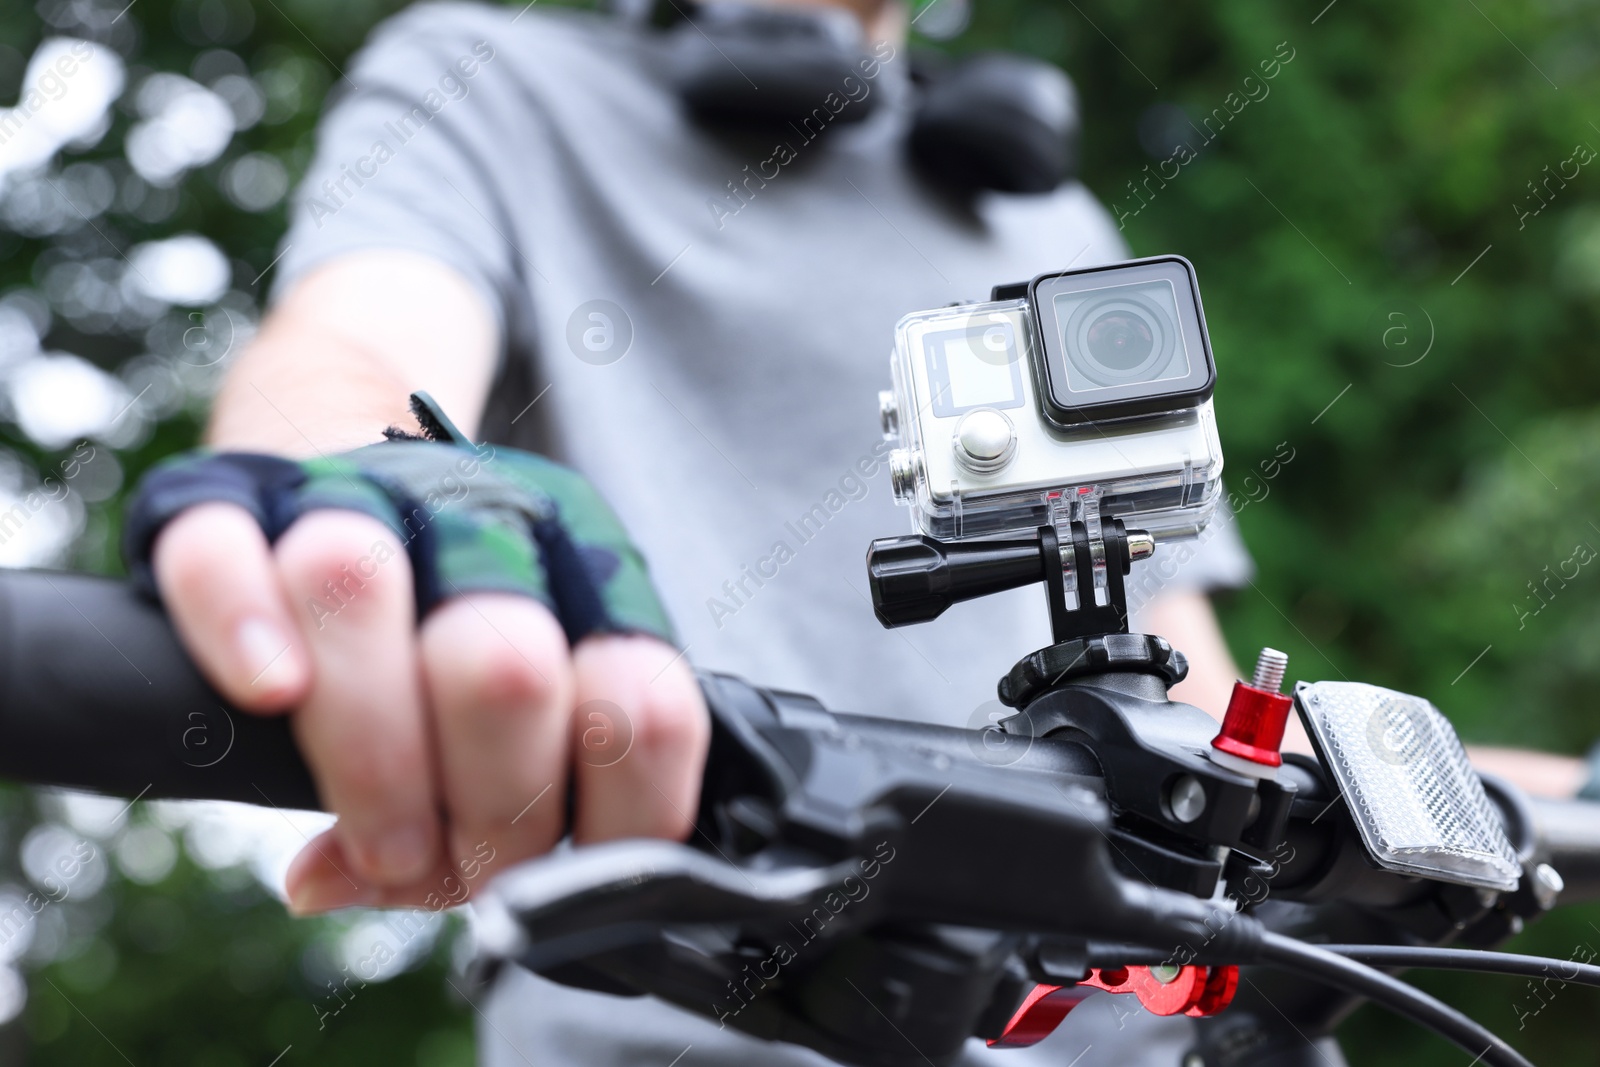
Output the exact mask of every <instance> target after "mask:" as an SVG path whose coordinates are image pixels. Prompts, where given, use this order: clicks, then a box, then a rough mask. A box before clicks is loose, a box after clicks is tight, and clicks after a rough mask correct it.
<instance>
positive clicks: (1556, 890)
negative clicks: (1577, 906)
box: [1533, 863, 1567, 911]
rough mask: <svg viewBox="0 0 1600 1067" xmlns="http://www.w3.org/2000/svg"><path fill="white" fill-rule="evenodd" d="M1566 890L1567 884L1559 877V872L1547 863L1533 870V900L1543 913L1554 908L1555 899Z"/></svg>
mask: <svg viewBox="0 0 1600 1067" xmlns="http://www.w3.org/2000/svg"><path fill="white" fill-rule="evenodd" d="M1566 888H1567V882H1566V879H1564V878H1562V877H1561V872H1560V871H1558V870H1556V869H1555V868H1554V867H1552V866H1550V865H1549V864H1548V863H1541V864H1539V865H1538V866H1537V867H1535V868H1534V869H1533V899H1535V900H1537V901H1538V902H1539V907H1541V908H1543V909H1544V910H1545V911H1549V910H1550V909H1551V908H1553V907H1555V906H1556V898H1557V897H1559V896H1561V891H1562V890H1564V889H1566Z"/></svg>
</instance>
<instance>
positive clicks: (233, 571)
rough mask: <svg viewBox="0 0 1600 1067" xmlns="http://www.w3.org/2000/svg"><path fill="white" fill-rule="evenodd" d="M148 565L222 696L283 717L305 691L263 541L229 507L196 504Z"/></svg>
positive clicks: (301, 651)
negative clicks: (280, 714) (277, 712)
mask: <svg viewBox="0 0 1600 1067" xmlns="http://www.w3.org/2000/svg"><path fill="white" fill-rule="evenodd" d="M151 563H152V566H153V568H154V570H155V576H156V583H157V585H158V586H159V587H160V589H161V596H162V600H163V602H164V603H165V605H166V608H167V613H168V615H169V616H170V617H171V618H172V622H173V625H174V626H175V627H176V628H177V630H178V636H179V637H181V638H182V639H183V643H184V647H185V648H187V649H188V650H189V654H190V655H191V656H193V657H194V660H195V662H196V664H198V665H199V667H200V670H201V673H203V674H204V675H205V676H206V678H207V679H209V680H210V681H211V684H212V685H215V686H216V687H217V689H218V690H219V691H221V693H222V695H223V696H225V697H227V698H228V700H229V701H231V702H232V703H234V704H235V705H237V706H238V707H240V708H244V709H246V710H250V711H283V710H286V709H288V708H289V707H291V706H292V705H293V704H294V703H295V702H296V701H297V700H299V699H300V698H301V697H303V696H304V695H305V693H306V690H307V688H308V687H309V686H310V683H311V669H310V661H309V657H308V656H307V652H306V648H305V645H304V643H303V642H302V641H301V640H300V634H299V630H298V627H297V626H296V625H295V623H294V619H293V616H292V615H291V612H290V608H289V606H288V604H287V603H286V600H285V596H284V590H283V587H282V584H281V583H280V582H279V580H278V574H277V570H276V568H275V567H274V565H273V560H272V549H271V547H270V546H268V544H267V538H266V535H264V534H263V533H262V532H261V528H260V527H259V526H257V525H256V521H255V519H253V518H251V516H250V513H249V512H247V511H245V510H244V509H243V508H241V507H238V506H237V505H234V504H201V505H199V506H198V507H194V508H191V509H190V510H188V511H185V512H184V513H183V514H181V515H179V516H178V517H177V518H175V519H173V520H172V522H170V523H169V524H168V525H167V527H166V529H164V530H162V531H161V534H160V536H159V537H157V539H156V543H155V546H154V551H153V552H152V555H151Z"/></svg>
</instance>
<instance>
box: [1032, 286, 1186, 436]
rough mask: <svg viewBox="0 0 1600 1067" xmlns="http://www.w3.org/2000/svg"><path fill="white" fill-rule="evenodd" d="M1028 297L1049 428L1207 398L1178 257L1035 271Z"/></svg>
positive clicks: (1137, 413)
mask: <svg viewBox="0 0 1600 1067" xmlns="http://www.w3.org/2000/svg"><path fill="white" fill-rule="evenodd" d="M1031 293H1032V302H1033V305H1034V307H1035V309H1036V311H1037V315H1038V322H1039V330H1040V333H1041V335H1042V336H1041V339H1042V341H1043V342H1044V354H1045V359H1044V366H1043V368H1042V369H1043V372H1044V375H1043V376H1044V382H1043V384H1044V386H1045V390H1044V397H1045V400H1046V403H1045V415H1046V416H1047V417H1048V418H1049V419H1050V420H1051V421H1052V422H1055V423H1056V424H1058V425H1072V424H1075V423H1084V422H1096V421H1101V420H1104V419H1111V418H1120V417H1126V416H1129V415H1140V414H1146V413H1149V412H1154V411H1162V410H1173V409H1175V408H1180V407H1184V406H1187V405H1190V404H1195V403H1199V402H1200V401H1202V400H1204V399H1205V398H1206V397H1208V396H1210V395H1211V389H1212V386H1213V385H1214V384H1215V381H1216V373H1215V371H1214V370H1213V368H1212V362H1211V353H1210V351H1209V346H1208V345H1207V344H1206V335H1205V327H1204V320H1203V318H1202V317H1201V312H1200V301H1199V295H1198V293H1199V290H1198V288H1197V287H1196V285H1195V283H1194V274H1193V271H1192V268H1190V266H1189V264H1188V262H1187V261H1186V260H1183V259H1179V258H1177V257H1163V258H1160V259H1153V260H1144V261H1142V262H1138V263H1135V264H1128V265H1124V266H1120V267H1108V268H1102V269H1098V270H1088V271H1075V272H1071V273H1065V274H1057V275H1045V276H1043V277H1041V278H1038V279H1036V280H1035V281H1034V283H1033V285H1032V286H1031Z"/></svg>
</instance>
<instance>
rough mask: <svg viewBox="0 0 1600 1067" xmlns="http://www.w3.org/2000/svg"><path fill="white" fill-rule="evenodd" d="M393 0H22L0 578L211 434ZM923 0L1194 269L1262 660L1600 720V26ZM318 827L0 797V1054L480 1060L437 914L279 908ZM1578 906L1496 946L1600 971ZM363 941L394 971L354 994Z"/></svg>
mask: <svg viewBox="0 0 1600 1067" xmlns="http://www.w3.org/2000/svg"><path fill="white" fill-rule="evenodd" d="M546 2H549V0H546ZM399 6H402V5H401V4H399V3H397V2H395V0H344V2H340V3H328V2H326V0H135V2H134V3H132V4H127V5H125V4H124V2H123V0H38V2H37V3H35V4H33V5H32V6H29V5H27V4H25V3H22V2H20V0H19V2H15V3H9V4H7V5H5V6H4V7H3V8H0V565H6V566H40V565H68V566H73V567H78V568H84V569H89V570H97V571H107V572H115V571H116V570H117V568H118V563H117V561H116V556H115V543H116V537H117V531H118V505H119V500H120V498H121V495H122V493H123V491H124V489H125V487H126V486H127V485H128V483H129V482H130V481H132V480H133V479H135V478H137V476H138V475H139V473H140V472H141V471H142V470H143V469H145V468H146V467H147V466H149V464H150V463H152V462H153V461H154V460H155V459H157V458H159V457H160V456H162V455H164V454H166V453H169V452H171V451H174V450H177V449H180V448H184V447H187V446H189V445H191V444H193V443H194V442H195V440H196V437H197V433H198V428H199V425H200V420H201V418H202V417H203V413H204V410H205V408H206V405H207V403H208V398H209V396H210V395H211V392H212V391H213V389H214V388H215V385H216V382H217V380H218V376H219V374H220V373H221V371H222V370H224V369H225V368H226V366H227V363H228V360H229V358H230V356H231V354H232V353H233V352H236V351H237V350H238V348H239V347H240V345H242V344H243V342H244V341H246V340H247V339H248V337H249V336H250V333H251V331H252V330H253V328H254V324H255V322H256V320H257V318H258V317H259V314H260V301H261V297H262V294H263V292H264V289H265V286H266V285H268V284H269V283H270V280H271V266H272V264H273V261H274V257H275V255H276V252H277V249H276V243H277V240H278V238H279V236H280V234H281V233H282V230H283V227H284V222H285V207H284V203H285V197H286V195H287V194H288V193H289V191H290V190H291V189H292V187H293V185H294V183H295V181H296V180H297V178H298V176H299V175H300V174H301V173H302V172H303V170H304V168H305V166H306V164H307V162H308V159H309V157H310V153H311V138H312V134H313V129H314V125H315V122H316V119H317V116H318V113H319V111H320V109H321V107H322V105H323V101H324V98H325V95H326V93H327V91H328V90H329V88H330V86H332V85H333V84H334V83H335V81H336V80H337V78H338V73H337V72H338V70H339V69H340V68H341V67H343V66H344V64H345V62H346V59H347V57H348V55H349V53H350V52H351V51H352V50H353V49H354V48H356V47H357V46H358V45H359V44H360V42H361V41H362V39H363V38H364V36H365V35H366V33H367V32H368V30H369V29H370V27H371V26H372V25H373V24H374V23H375V22H377V21H378V20H379V19H381V18H382V17H383V16H384V15H386V14H388V13H389V12H391V11H393V10H395V9H396V8H397V7H399ZM519 6H520V4H519ZM918 11H919V13H920V17H919V19H918V23H917V29H918V31H919V33H918V36H917V43H918V44H919V45H921V46H923V47H929V48H940V49H946V50H950V51H955V52H965V51H970V50H975V49H982V48H1007V49H1013V50H1018V51H1023V52H1029V53H1033V54H1037V55H1042V56H1045V57H1048V58H1051V59H1054V60H1057V61H1059V62H1060V63H1061V64H1062V65H1063V66H1065V67H1066V68H1067V69H1068V70H1069V71H1070V72H1071V73H1072V74H1073V76H1074V77H1075V79H1076V80H1077V83H1078V86H1079V89H1080V92H1081V94H1082V99H1083V107H1084V111H1085V141H1084V151H1083V173H1084V177H1085V180H1086V181H1087V182H1088V184H1089V185H1090V186H1091V188H1093V189H1094V190H1095V191H1096V192H1098V193H1099V194H1100V195H1101V197H1102V198H1103V199H1105V200H1106V201H1107V202H1108V203H1109V204H1111V205H1112V206H1113V209H1114V210H1115V211H1116V212H1117V214H1118V215H1119V217H1123V218H1124V220H1125V224H1126V232H1127V236H1128V238H1129V240H1130V241H1131V243H1132V246H1133V248H1134V251H1135V252H1136V253H1138V254H1154V253H1159V252H1179V253H1181V254H1183V255H1186V256H1188V257H1189V258H1190V259H1191V260H1192V261H1194V263H1195V264H1196V266H1197V268H1198V270H1199V273H1200V276H1201V278H1202V280H1203V285H1204V291H1205V294H1206V302H1207V314H1208V318H1209V322H1210V326H1211V331H1212V338H1213V342H1214V345H1215V349H1216V352H1217V359H1218V365H1219V369H1220V374H1221V387H1220V388H1219V391H1218V394H1217V407H1218V412H1219V421H1220V424H1221V427H1222V433H1223V439H1224V446H1225V449H1226V451H1227V454H1228V457H1229V468H1230V477H1231V479H1232V481H1233V488H1234V490H1235V492H1236V493H1239V494H1240V495H1241V496H1243V497H1246V498H1248V500H1249V503H1247V504H1246V505H1245V506H1244V507H1243V508H1241V509H1240V513H1239V522H1240V526H1241V529H1242V531H1243V533H1244V535H1245V538H1246V540H1247V541H1248V543H1249V545H1250V548H1251V550H1252V551H1253V553H1254V555H1255V557H1256V560H1257V563H1258V566H1259V573H1258V575H1257V577H1256V580H1255V583H1254V585H1253V586H1252V587H1250V588H1248V589H1246V590H1243V591H1241V592H1240V593H1238V594H1235V595H1233V596H1231V597H1230V598H1228V599H1227V600H1225V601H1223V602H1222V604H1221V608H1222V614H1223V618H1224V621H1225V624H1226V628H1227V632H1228V637H1229V640H1230V642H1231V643H1232V645H1233V647H1234V649H1235V652H1236V654H1237V655H1238V656H1239V658H1240V659H1242V660H1248V659H1250V658H1251V657H1252V656H1253V651H1254V649H1256V648H1257V647H1259V646H1260V645H1262V644H1267V643H1270V644H1273V645H1275V646H1277V647H1279V648H1283V649H1285V650H1287V651H1288V652H1289V653H1290V654H1291V658H1292V661H1293V662H1294V663H1295V664H1296V665H1297V672H1296V673H1297V674H1298V675H1300V676H1302V677H1308V678H1339V677H1344V678H1352V679H1361V680H1366V681H1371V682H1377V683H1381V684H1385V685H1390V686H1393V687H1396V688H1400V689H1405V690H1409V691H1414V692H1420V693H1424V694H1427V695H1429V696H1431V697H1432V698H1433V699H1434V700H1435V701H1436V702H1437V703H1439V704H1440V705H1441V706H1442V707H1443V708H1444V709H1445V710H1446V711H1447V712H1448V713H1449V714H1450V715H1451V716H1452V718H1453V719H1454V720H1455V721H1456V723H1457V724H1458V726H1459V728H1460V729H1461V731H1462V733H1463V734H1464V735H1465V736H1466V737H1467V738H1468V739H1469V740H1473V741H1482V742H1502V743H1513V744H1519V745H1528V746H1539V747H1545V748H1549V749H1552V750H1556V751H1563V752H1570V753H1577V752H1579V751H1581V750H1582V749H1584V748H1585V747H1586V746H1587V745H1588V744H1589V743H1590V742H1591V741H1593V740H1594V738H1595V737H1596V735H1600V715H1596V713H1595V710H1594V692H1595V688H1596V683H1597V682H1600V612H1597V611H1596V607H1595V605H1596V604H1597V603H1600V576H1597V572H1600V563H1595V562H1594V560H1595V559H1596V557H1597V554H1600V525H1597V523H1600V509H1597V508H1596V507H1595V503H1596V501H1600V492H1597V491H1600V464H1597V463H1596V458H1597V457H1600V360H1596V359H1595V356H1594V350H1595V343H1594V337H1595V335H1596V330H1597V327H1600V201H1597V199H1596V196H1595V189H1596V188H1597V186H1600V163H1597V162H1596V150H1597V149H1600V126H1597V125H1596V123H1597V122H1600V108H1595V107H1593V106H1592V105H1593V102H1594V101H1595V100H1597V99H1600V94H1597V92H1596V90H1597V89H1600V6H1597V5H1596V4H1595V3H1593V2H1592V0H1524V2H1522V3H1511V2H1508V0H1460V2H1457V0H1447V2H1442V3H1433V4H1412V5H1391V4H1385V3H1380V2H1377V0H1334V2H1333V3H1327V0H1291V2H1284V0H1275V2H1271V3H1268V2H1266V0H1216V2H1213V3H1209V4H1194V5H1173V4H1168V3H1159V2H1157V0H1117V2H1116V3H1110V2H1106V0H1070V2H1067V3H1062V2H1060V0H981V3H979V4H978V5H977V6H976V7H975V8H974V7H973V6H972V5H970V4H969V3H966V2H964V0H934V3H932V4H928V3H927V2H926V0H922V2H920V3H919V4H918ZM73 40H85V41H91V42H95V43H96V49H95V51H94V52H92V53H87V52H85V51H84V50H83V49H82V48H81V47H80V52H79V53H72V52H71V42H72V41H73ZM66 54H72V55H83V54H87V55H90V56H91V58H89V59H88V60H83V61H81V62H80V63H78V64H75V65H74V68H75V70H74V73H73V74H72V75H71V76H70V77H68V78H66V79H65V82H66V83H68V84H69V85H70V92H64V93H63V95H62V101H61V102H59V103H53V104H52V105H51V106H49V107H46V108H43V109H41V110H39V111H38V112H37V113H31V112H30V113H28V114H23V111H27V110H28V109H27V108H26V102H27V95H26V94H27V92H28V90H29V89H36V90H39V91H40V92H42V93H44V94H45V95H46V96H53V95H54V94H55V93H56V91H57V87H58V85H59V84H60V83H58V82H52V81H50V80H49V76H48V75H47V74H46V73H45V72H46V70H47V68H50V67H52V66H53V64H54V63H55V62H56V60H57V59H59V58H60V57H61V56H62V55H66ZM1285 57H1289V58H1287V59H1286V58H1285ZM1273 61H1276V62H1277V64H1278V65H1277V67H1276V73H1275V76H1274V77H1272V78H1271V79H1270V80H1267V79H1265V78H1263V77H1262V75H1263V73H1264V70H1265V69H1266V68H1264V67H1263V63H1268V64H1270V63H1272V62H1273ZM1252 76H1253V80H1252V81H1250V82H1248V83H1247V82H1246V78H1247V77H1252ZM19 103H21V104H22V105H24V106H23V110H22V111H19V110H14V109H15V108H16V107H17V105H18V104H19ZM1285 455H1292V457H1293V458H1292V459H1290V460H1289V461H1288V462H1283V457H1284V456H1285ZM1274 460H1277V461H1278V462H1277V463H1274V462H1272V461H1274ZM1247 476H1248V478H1249V479H1251V480H1247ZM30 494H33V495H31V496H30ZM19 508H20V510H19ZM7 516H11V518H9V519H7V518H6V517H7ZM314 825H315V824H314V823H312V822H310V821H307V820H297V819H287V818H285V817H284V816H281V815H279V814H277V813H271V812H265V813H264V812H256V813H255V814H254V815H249V816H240V815H237V814H234V815H231V816H224V815H222V814H219V813H218V812H217V811H216V810H215V809H211V808H206V809H198V810H197V809H192V808H183V807H174V806H167V805H159V804H138V805H135V806H133V807H132V808H131V809H130V808H127V807H126V806H124V805H123V804H122V803H121V802H113V801H103V800H96V799H92V798H81V797H70V796H59V795H41V794H33V793H27V792H23V791H20V790H9V791H3V792H0V917H3V916H5V915H12V914H23V913H26V915H27V916H28V917H27V918H26V920H25V921H15V922H11V923H9V924H8V923H7V922H6V921H3V919H0V1062H3V1063H6V1064H10V1063H22V1062H27V1063H34V1064H45V1065H54V1064H61V1065H68V1064H70V1065H74V1067H79V1065H85V1064H100V1063H105V1064H119V1063H134V1064H138V1065H140V1067H146V1065H165V1064H173V1065H177V1064H183V1065H205V1067H233V1065H241V1067H242V1065H245V1064H267V1063H272V1062H275V1061H274V1057H282V1061H281V1062H283V1063H284V1064H296V1063H329V1064H341V1065H360V1064H374V1065H376V1064H383V1065H386V1067H396V1065H410V1064H416V1065H417V1067H447V1065H465V1064H468V1063H470V1062H471V1052H472V1044H471V1032H472V1025H471V1024H472V1016H471V1010H470V1008H469V1007H468V1006H467V1005H466V1004H465V1003H464V1000H463V998H462V997H461V996H460V994H459V993H458V989H459V988H460V987H461V986H462V981H461V978H460V976H459V972H458V971H457V970H456V967H457V966H458V963H457V962H456V961H455V960H454V956H455V955H458V954H459V951H460V948H459V944H458V941H459V939H458V938H457V937H456V936H455V933H456V931H458V930H459V928H460V923H459V922H458V921H457V920H455V919H454V918H451V917H449V916H433V917H431V918H430V919H429V921H428V922H427V923H426V924H425V925H424V926H423V927H422V928H421V930H420V932H418V931H417V930H415V929H411V928H406V929H404V930H397V929H396V928H395V927H394V926H393V924H392V923H390V922H389V921H388V920H387V919H386V918H385V917H384V916H383V915H379V914H373V913H356V914H354V915H347V916H343V917H339V918H336V919H326V920H319V921H314V922H294V921H291V920H289V919H288V918H286V917H285V916H284V914H283V912H282V909H281V907H280V906H279V904H278V903H277V901H276V899H275V898H274V897H273V895H272V894H271V893H270V892H269V891H268V890H267V889H265V888H263V885H264V884H265V885H271V884H273V883H274V879H275V878H276V877H277V875H278V873H279V872H278V870H277V869H276V867H275V866H274V862H276V861H273V860H271V859H264V858H263V857H272V856H281V855H282V853H283V851H284V848H285V845H286V843H287V844H292V843H293V842H295V841H297V840H298V839H299V835H300V834H302V833H306V832H309V831H310V830H311V829H312V828H313V827H314ZM64 870H70V871H71V876H70V878H66V877H64V876H63V875H62V873H61V872H62V871H64ZM30 894H31V895H32V896H31V897H30ZM19 907H20V908H21V909H22V911H21V912H19V911H18V910H17V909H18V908H19ZM1597 922H1600V910H1596V909H1588V910H1582V909H1579V910H1573V911H1570V912H1566V913H1563V914H1561V915H1558V916H1555V917H1552V918H1550V919H1547V920H1545V921H1544V922H1542V923H1540V924H1538V925H1537V926H1536V927H1534V928H1533V929H1531V930H1530V931H1529V932H1528V933H1526V934H1524V935H1523V936H1522V937H1521V938H1520V939H1519V942H1518V946H1517V947H1520V948H1522V949H1524V950H1526V951H1536V952H1543V953H1548V954H1552V955H1557V956H1563V957H1574V956H1577V957H1579V958H1592V957H1593V955H1594V954H1595V952H1596V951H1597V950H1600V926H1597V925H1596V923H1597ZM379 942H383V943H385V944H388V945H390V946H391V948H392V949H393V956H394V961H393V963H392V964H391V965H389V966H388V967H387V968H385V970H384V973H383V976H382V977H383V978H384V979H385V980H383V981H380V982H374V983H371V984H367V985H357V986H345V985H344V984H342V983H343V973H344V972H343V971H342V968H347V967H349V966H351V965H352V964H353V962H354V961H356V960H358V959H361V958H365V957H369V956H370V954H371V952H372V949H373V946H374V945H376V944H377V943H379ZM1420 981H1421V982H1422V983H1423V984H1424V985H1426V986H1428V987H1429V988H1431V989H1433V990H1435V991H1436V992H1439V993H1441V994H1442V995H1445V996H1447V997H1448V998H1449V999H1450V1000H1452V1001H1453V1002H1455V1003H1457V1004H1459V1005H1462V1006H1463V1007H1466V1008H1468V1009H1469V1010H1470V1011H1471V1012H1472V1013H1473V1014H1474V1015H1475V1016H1476V1017H1478V1018H1479V1019H1481V1020H1482V1021H1483V1022H1485V1023H1487V1024H1489V1025H1490V1026H1492V1027H1494V1028H1495V1029H1497V1030H1499V1031H1501V1032H1503V1033H1505V1034H1507V1035H1508V1036H1510V1037H1511V1038H1512V1039H1513V1040H1514V1041H1515V1042H1516V1043H1517V1044H1519V1046H1521V1047H1522V1048H1523V1049H1524V1050H1525V1051H1526V1052H1527V1053H1528V1054H1529V1055H1530V1056H1531V1057H1532V1058H1533V1059H1535V1060H1537V1061H1540V1062H1548V1063H1560V1064H1567V1063H1579V1062H1593V1058H1594V1043H1593V1025H1592V1023H1593V1014H1594V1011H1595V1008H1596V997H1595V995H1594V992H1593V991H1592V990H1588V991H1586V990H1578V989H1569V990H1565V991H1561V992H1559V993H1556V994H1555V995H1554V996H1551V995H1549V994H1543V995H1542V997H1540V998H1535V997H1534V996H1533V994H1532V993H1531V992H1530V991H1529V990H1528V989H1527V988H1526V986H1525V984H1524V983H1522V982H1520V981H1516V980H1509V979H1491V978H1484V979H1467V978H1448V977H1446V978H1439V977H1436V976H1423V977H1422V978H1421V979H1420ZM330 983H332V985H331V986H330ZM335 989H336V990H337V991H338V992H339V994H340V995H337V996H336V995H335V994H334V992H333V990H335ZM352 990H354V991H353V992H352ZM1346 1030H1347V1033H1346V1038H1347V1043H1348V1050H1349V1052H1350V1054H1351V1058H1352V1062H1357V1063H1371V1062H1395V1063H1400V1062H1405V1063H1415V1064H1447V1063H1450V1064H1453V1063H1456V1062H1457V1059H1458V1055H1457V1054H1456V1053H1455V1052H1454V1051H1453V1050H1450V1049H1448V1048H1446V1046H1444V1045H1442V1044H1441V1043H1439V1042H1437V1041H1435V1040H1433V1039H1431V1038H1429V1037H1427V1036H1426V1035H1424V1034H1422V1033H1421V1032H1420V1031H1419V1030H1417V1029H1416V1028H1414V1027H1410V1026H1406V1025H1403V1024H1400V1023H1397V1022H1395V1021H1393V1020H1391V1019H1390V1018H1388V1017H1387V1016H1385V1015H1383V1014H1382V1013H1379V1012H1376V1011H1373V1010H1371V1009H1366V1010H1363V1012H1361V1013H1360V1014H1359V1015H1358V1016H1357V1017H1356V1018H1355V1019H1354V1020H1353V1021H1352V1022H1351V1023H1350V1024H1349V1026H1348V1027H1347V1028H1346Z"/></svg>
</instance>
